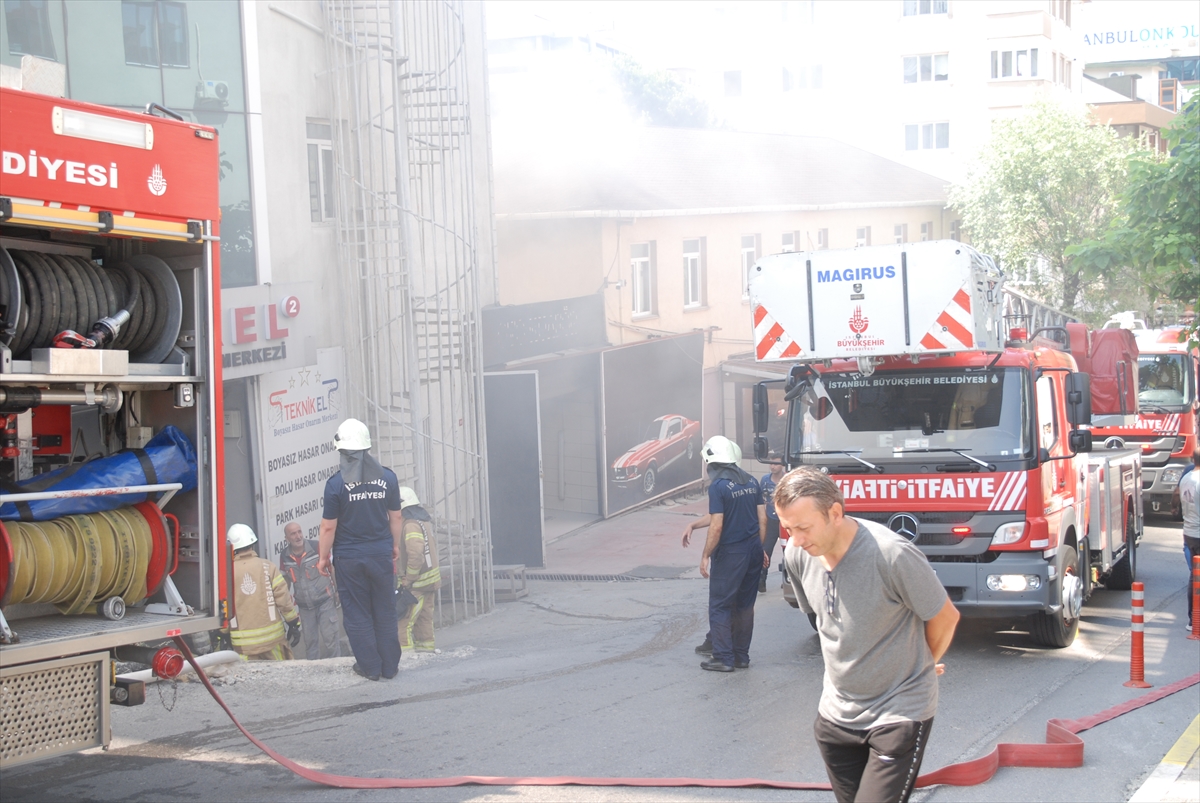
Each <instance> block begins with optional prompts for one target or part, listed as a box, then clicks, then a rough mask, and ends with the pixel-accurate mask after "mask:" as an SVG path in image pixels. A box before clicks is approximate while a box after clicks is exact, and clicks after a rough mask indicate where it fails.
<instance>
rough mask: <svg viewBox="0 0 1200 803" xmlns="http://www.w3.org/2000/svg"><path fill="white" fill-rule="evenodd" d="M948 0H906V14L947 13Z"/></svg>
mask: <svg viewBox="0 0 1200 803" xmlns="http://www.w3.org/2000/svg"><path fill="white" fill-rule="evenodd" d="M947 6H948V3H947V0H904V16H906V17H916V16H919V15H923V14H945V13H946V11H947Z"/></svg>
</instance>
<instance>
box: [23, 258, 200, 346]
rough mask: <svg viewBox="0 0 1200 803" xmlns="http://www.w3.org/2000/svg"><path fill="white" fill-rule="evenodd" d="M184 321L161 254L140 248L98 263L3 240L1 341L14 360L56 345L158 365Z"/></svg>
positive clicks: (177, 292) (173, 281)
mask: <svg viewBox="0 0 1200 803" xmlns="http://www.w3.org/2000/svg"><path fill="white" fill-rule="evenodd" d="M182 322H183V296H182V294H181V293H180V290H179V283H178V281H176V279H175V274H174V273H173V272H172V271H171V268H170V267H169V266H168V265H167V263H165V262H163V261H162V260H161V259H159V258H158V257H155V256H151V255H149V254H138V255H136V256H132V257H130V258H129V259H128V260H126V261H125V262H122V263H120V264H118V265H115V266H113V267H102V266H100V265H98V264H96V263H95V262H92V261H91V260H88V259H84V258H83V257H80V256H73V255H67V254H47V253H42V252H39V251H22V250H17V249H5V248H4V247H3V246H0V343H4V344H5V345H7V346H8V348H9V350H10V351H12V353H13V355H14V356H15V357H17V358H18V359H25V358H28V355H29V351H30V350H31V349H35V348H51V347H54V346H55V345H56V343H60V344H62V345H64V346H67V347H80V346H85V347H88V348H92V347H98V348H112V349H121V350H125V351H128V352H129V360H130V362H136V363H160V362H162V361H163V360H165V359H166V358H167V356H168V355H170V353H171V351H172V349H174V348H175V341H176V339H177V338H178V337H179V329H180V326H181V325H182ZM81 332H82V333H84V334H83V335H80V334H78V333H81ZM72 336H73V337H72ZM89 344H90V345H89Z"/></svg>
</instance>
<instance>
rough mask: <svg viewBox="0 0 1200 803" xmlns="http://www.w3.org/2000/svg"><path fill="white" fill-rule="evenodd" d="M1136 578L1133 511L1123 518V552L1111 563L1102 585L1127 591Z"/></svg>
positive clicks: (1113, 589) (1112, 589)
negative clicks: (1106, 577)
mask: <svg viewBox="0 0 1200 803" xmlns="http://www.w3.org/2000/svg"><path fill="white" fill-rule="evenodd" d="M1136 579H1137V533H1136V532H1135V531H1134V525H1133V511H1130V512H1129V515H1128V516H1127V517H1126V518H1125V554H1124V555H1122V556H1121V559H1120V560H1119V561H1117V562H1116V563H1114V564H1113V567H1112V571H1110V572H1109V573H1108V579H1107V580H1105V581H1104V585H1105V586H1107V587H1108V588H1109V590H1111V591H1128V590H1129V589H1131V588H1133V581H1134V580H1136Z"/></svg>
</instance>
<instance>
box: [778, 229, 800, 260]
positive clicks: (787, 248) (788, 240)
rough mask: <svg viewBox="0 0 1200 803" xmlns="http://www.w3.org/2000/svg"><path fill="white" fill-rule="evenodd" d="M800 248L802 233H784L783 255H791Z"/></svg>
mask: <svg viewBox="0 0 1200 803" xmlns="http://www.w3.org/2000/svg"><path fill="white" fill-rule="evenodd" d="M799 247H800V232H798V231H785V232H784V233H783V249H782V250H783V253H785V254H790V253H792V252H793V251H795V250H797V249H798V248H799Z"/></svg>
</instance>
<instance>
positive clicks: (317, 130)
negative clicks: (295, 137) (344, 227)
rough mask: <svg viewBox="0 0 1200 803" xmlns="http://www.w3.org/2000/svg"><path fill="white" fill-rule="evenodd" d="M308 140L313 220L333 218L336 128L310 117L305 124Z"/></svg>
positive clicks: (309, 192) (322, 220) (311, 217)
mask: <svg viewBox="0 0 1200 803" xmlns="http://www.w3.org/2000/svg"><path fill="white" fill-rule="evenodd" d="M305 133H306V134H307V140H308V141H307V144H308V208H309V219H310V220H312V222H313V223H322V222H324V221H327V220H333V219H334V217H335V215H336V209H335V207H334V205H333V198H334V184H333V181H334V174H333V128H332V127H331V126H330V125H329V123H324V122H317V121H313V120H309V121H308V122H307V123H306V125H305Z"/></svg>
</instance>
